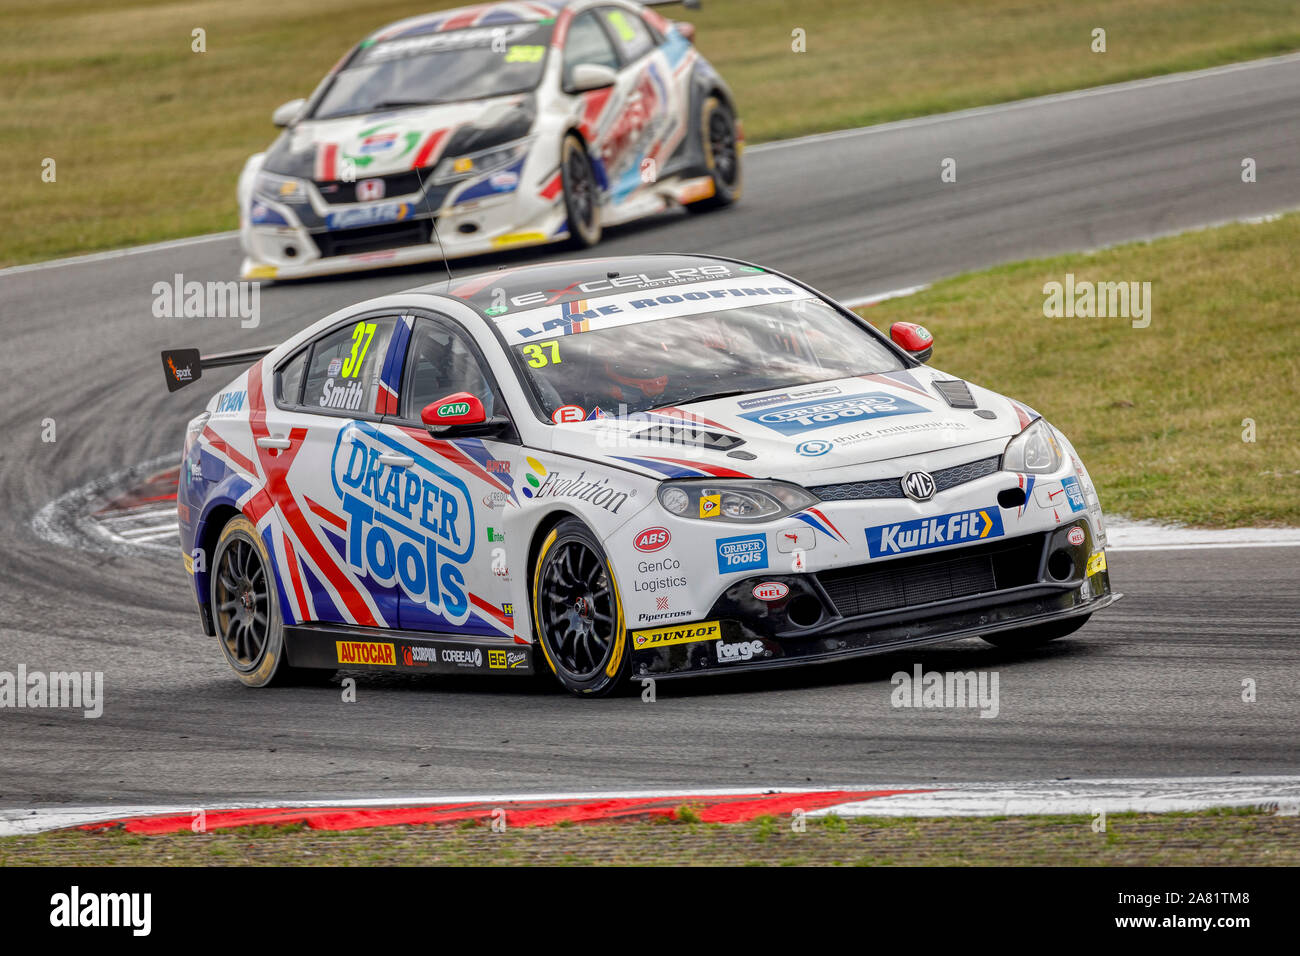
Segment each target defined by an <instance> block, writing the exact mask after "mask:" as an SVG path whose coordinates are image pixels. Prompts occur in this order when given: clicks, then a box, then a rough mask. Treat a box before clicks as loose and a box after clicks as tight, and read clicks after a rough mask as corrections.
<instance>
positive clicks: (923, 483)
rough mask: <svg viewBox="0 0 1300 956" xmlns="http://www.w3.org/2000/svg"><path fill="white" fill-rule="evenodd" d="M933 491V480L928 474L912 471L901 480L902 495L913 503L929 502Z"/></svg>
mask: <svg viewBox="0 0 1300 956" xmlns="http://www.w3.org/2000/svg"><path fill="white" fill-rule="evenodd" d="M934 491H935V488H934V479H933V478H931V477H930V474H929V472H925V471H914V472H911V473H910V474H908V475H906V476H905V477H904V478H903V494H905V495H907V497H909V498H911V499H912V500H913V501H929V500H930V499H931V498H933V497H934Z"/></svg>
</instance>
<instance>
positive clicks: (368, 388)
mask: <svg viewBox="0 0 1300 956" xmlns="http://www.w3.org/2000/svg"><path fill="white" fill-rule="evenodd" d="M396 322H397V320H396V319H395V318H391V317H378V318H365V319H359V320H357V321H356V322H350V323H348V324H347V325H345V326H343V327H342V328H338V329H335V330H334V331H333V332H330V333H329V334H328V335H325V336H322V337H321V338H319V339H317V340H316V342H315V343H314V344H313V345H312V348H311V360H310V361H309V362H308V364H307V385H306V388H304V389H303V393H302V404H303V405H304V406H305V407H306V408H308V409H310V410H312V411H317V410H319V411H325V412H329V411H333V412H342V413H347V412H356V413H361V414H374V413H375V400H376V395H377V394H378V392H379V375H380V373H381V372H382V371H383V369H384V356H385V354H386V353H387V351H388V342H389V340H390V339H391V338H392V336H393V328H394V326H395V324H396Z"/></svg>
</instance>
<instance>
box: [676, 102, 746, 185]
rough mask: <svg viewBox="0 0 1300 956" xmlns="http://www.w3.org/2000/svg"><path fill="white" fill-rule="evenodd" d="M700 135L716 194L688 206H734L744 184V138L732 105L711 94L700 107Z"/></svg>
mask: <svg viewBox="0 0 1300 956" xmlns="http://www.w3.org/2000/svg"><path fill="white" fill-rule="evenodd" d="M700 136H701V138H702V140H703V143H704V160H705V162H706V163H708V166H709V171H710V173H711V174H712V176H713V195H712V196H710V197H709V198H708V199H701V200H700V201H699V202H694V203H691V204H690V205H689V206H687V207H686V208H687V209H690V210H692V211H703V210H706V209H718V208H719V207H721V206H730V205H731V204H732V203H733V202H735V201H736V200H737V199H739V198H740V194H741V192H742V190H743V187H744V176H743V174H742V171H741V168H740V141H739V137H738V136H737V134H736V117H735V116H733V115H732V113H731V108H730V107H729V106H727V104H726V103H724V102H722V100H720V99H718V98H717V97H716V96H710V97H708V98H707V99H706V100H705V101H704V106H703V107H702V108H701V109H700Z"/></svg>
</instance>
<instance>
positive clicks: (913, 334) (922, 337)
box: [889, 322, 934, 362]
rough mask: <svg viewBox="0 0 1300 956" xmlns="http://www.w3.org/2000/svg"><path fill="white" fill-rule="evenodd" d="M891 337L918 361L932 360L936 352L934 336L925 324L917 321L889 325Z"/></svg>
mask: <svg viewBox="0 0 1300 956" xmlns="http://www.w3.org/2000/svg"><path fill="white" fill-rule="evenodd" d="M889 337H890V338H891V339H893V340H894V344H895V345H897V346H898V347H899V348H901V349H902V350H903V351H905V352H906V353H907V354H908V355H910V356H912V358H914V359H916V360H917V361H918V362H928V361H930V356H931V354H933V352H934V336H933V335H931V334H930V333H929V332H928V331H927V330H926V328H925V326H924V325H917V324H916V323H915V322H895V323H894V324H893V325H891V326H890V327H889Z"/></svg>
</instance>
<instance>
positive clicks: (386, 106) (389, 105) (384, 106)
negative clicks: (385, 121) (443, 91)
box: [366, 100, 439, 113]
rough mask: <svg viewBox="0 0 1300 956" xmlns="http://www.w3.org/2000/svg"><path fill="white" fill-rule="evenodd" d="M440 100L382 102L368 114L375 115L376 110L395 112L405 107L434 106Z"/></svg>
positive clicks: (368, 111)
mask: <svg viewBox="0 0 1300 956" xmlns="http://www.w3.org/2000/svg"><path fill="white" fill-rule="evenodd" d="M437 102H439V101H438V100H380V101H379V102H378V103H376V104H375V105H374V106H372V107H371V108H370V109H368V110H366V112H367V113H373V112H374V111H375V110H395V109H400V108H401V107H403V106H433V105H434V104H435V103H437Z"/></svg>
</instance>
